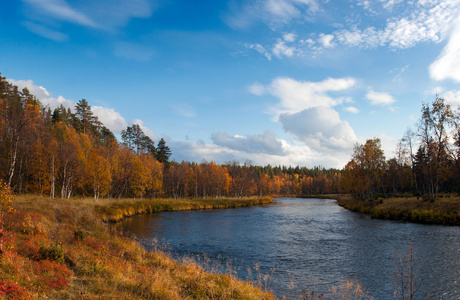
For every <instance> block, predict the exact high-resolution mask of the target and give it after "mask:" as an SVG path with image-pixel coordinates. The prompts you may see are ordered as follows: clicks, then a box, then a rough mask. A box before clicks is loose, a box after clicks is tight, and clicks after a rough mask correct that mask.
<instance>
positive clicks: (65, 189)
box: [0, 76, 340, 199]
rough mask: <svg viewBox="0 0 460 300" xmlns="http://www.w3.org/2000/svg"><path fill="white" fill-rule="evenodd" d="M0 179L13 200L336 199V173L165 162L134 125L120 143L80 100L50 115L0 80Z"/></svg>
mask: <svg viewBox="0 0 460 300" xmlns="http://www.w3.org/2000/svg"><path fill="white" fill-rule="evenodd" d="M0 153H1V156H0V179H2V180H4V181H5V182H6V183H7V185H8V186H9V187H11V188H12V189H13V190H14V191H15V192H16V193H36V194H41V195H49V196H50V197H61V198H70V197H72V196H74V195H83V196H90V195H91V196H94V198H95V199H98V198H99V197H114V198H118V197H137V198H140V197H163V196H165V197H175V198H178V197H196V198H198V197H199V198H201V197H221V196H226V197H228V196H231V197H241V196H252V195H267V194H271V195H273V194H276V195H296V194H318V193H336V192H338V191H339V180H340V171H339V170H335V169H329V170H326V169H324V168H320V167H317V168H313V169H308V168H300V167H295V168H293V167H282V166H276V167H272V166H270V165H268V166H265V167H260V166H254V165H252V164H250V163H249V162H246V163H244V164H240V163H239V162H228V163H225V164H222V165H217V164H216V163H214V162H202V163H189V162H182V163H177V162H170V161H169V158H170V156H171V150H170V148H169V147H168V146H167V145H166V142H165V141H164V140H163V139H161V140H160V141H159V142H158V144H157V145H156V146H155V144H154V142H153V141H152V139H151V138H150V137H148V136H147V135H145V134H144V132H143V131H142V129H141V127H140V126H139V125H137V124H134V125H132V126H128V127H127V128H126V129H125V130H123V131H122V132H121V141H120V142H119V141H117V139H116V138H115V136H114V134H113V133H112V132H111V131H110V130H109V129H108V128H107V127H105V126H104V124H102V123H101V122H100V121H99V120H98V118H97V117H96V116H94V114H93V112H92V110H91V106H90V105H89V104H88V102H87V101H86V100H85V99H82V100H80V101H79V102H78V103H77V104H76V106H75V108H74V110H71V109H69V108H67V109H66V108H64V107H63V106H61V107H59V108H57V109H55V110H53V111H52V110H50V109H49V108H47V107H43V105H42V104H41V102H40V101H39V99H37V98H36V97H34V95H32V94H30V92H29V91H28V90H27V89H26V88H25V89H23V90H22V91H19V89H18V87H17V86H14V85H12V84H10V83H9V82H8V81H6V79H5V78H4V77H2V76H0Z"/></svg>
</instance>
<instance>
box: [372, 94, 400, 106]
mask: <svg viewBox="0 0 460 300" xmlns="http://www.w3.org/2000/svg"><path fill="white" fill-rule="evenodd" d="M366 98H367V99H368V100H369V101H370V103H371V104H372V105H391V104H393V103H395V102H396V100H395V99H394V98H393V97H392V96H391V95H389V94H387V93H378V92H374V91H370V92H369V93H367V94H366Z"/></svg>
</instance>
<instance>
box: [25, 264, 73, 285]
mask: <svg viewBox="0 0 460 300" xmlns="http://www.w3.org/2000/svg"><path fill="white" fill-rule="evenodd" d="M34 270H35V274H36V275H37V277H38V278H39V280H40V281H41V282H42V283H43V289H44V290H53V289H55V290H61V289H64V288H66V287H67V286H68V285H69V279H70V276H71V275H72V273H71V272H70V271H69V269H67V267H66V266H64V265H61V264H59V263H56V262H52V261H49V260H42V261H38V262H35V263H34Z"/></svg>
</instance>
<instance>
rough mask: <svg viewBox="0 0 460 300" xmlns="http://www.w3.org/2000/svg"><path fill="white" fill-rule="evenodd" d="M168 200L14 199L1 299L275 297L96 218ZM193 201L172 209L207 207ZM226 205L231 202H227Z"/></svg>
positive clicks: (164, 205) (163, 206)
mask: <svg viewBox="0 0 460 300" xmlns="http://www.w3.org/2000/svg"><path fill="white" fill-rule="evenodd" d="M251 201H256V199H252V200H251ZM171 202H172V201H171V200H161V201H153V200H152V201H151V200H122V201H120V200H105V201H99V202H97V203H96V202H94V200H92V199H70V200H62V199H48V198H43V197H39V196H32V195H29V196H20V197H17V198H16V200H15V203H14V206H15V208H16V211H17V213H15V214H10V215H8V218H7V219H5V225H7V226H6V228H8V230H5V232H4V241H5V245H4V246H5V247H4V253H3V254H2V255H1V259H0V297H3V298H5V297H6V298H7V299H44V298H49V299H101V298H103V299H275V296H273V295H272V294H271V293H270V292H269V291H266V290H263V289H261V288H260V287H258V286H256V285H255V284H254V283H253V282H251V281H242V280H238V279H237V278H236V276H235V275H234V274H232V273H229V274H227V273H222V272H212V270H211V271H209V270H206V269H205V268H204V267H203V266H201V265H200V264H199V263H198V262H197V261H194V260H187V261H182V262H178V261H176V260H174V259H172V258H171V257H170V256H169V255H168V254H167V253H164V252H161V251H146V250H145V249H144V248H143V247H142V246H141V245H140V244H139V243H138V242H136V241H135V240H133V239H132V238H130V237H127V236H124V235H122V234H121V233H119V232H118V231H117V230H116V229H115V227H114V226H112V225H111V224H110V223H107V222H104V221H103V220H107V221H113V220H115V218H113V217H114V216H117V217H118V216H121V218H123V217H126V216H127V215H131V214H136V213H143V212H151V211H153V208H155V209H160V211H161V210H168V209H170V210H174V207H173V206H174V205H173V204H171ZM198 203H199V205H198V204H196V203H194V202H193V201H190V200H187V201H184V202H183V203H182V202H179V203H178V206H177V207H178V209H195V208H196V209H203V208H210V207H211V206H208V204H209V205H212V201H211V200H203V201H201V202H198ZM238 203H241V205H249V204H247V203H248V202H243V201H241V202H238ZM243 203H245V204H243ZM254 203H255V202H254ZM149 205H150V206H149ZM215 205H217V206H218V207H219V208H223V207H225V203H224V200H218V201H216V204H215ZM232 205H237V204H230V203H229V204H228V205H227V206H228V207H230V206H232ZM238 205H239V204H238ZM133 207H135V209H133ZM149 207H150V208H149ZM157 207H159V208H157ZM120 211H121V213H120ZM2 287H4V289H5V294H3V293H2V291H3V290H2Z"/></svg>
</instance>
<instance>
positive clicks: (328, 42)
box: [318, 34, 334, 48]
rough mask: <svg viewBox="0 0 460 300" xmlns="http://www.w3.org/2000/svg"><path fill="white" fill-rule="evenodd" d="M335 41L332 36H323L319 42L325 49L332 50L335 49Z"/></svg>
mask: <svg viewBox="0 0 460 300" xmlns="http://www.w3.org/2000/svg"><path fill="white" fill-rule="evenodd" d="M333 39H334V36H333V35H332V34H322V35H321V36H320V38H319V39H318V40H319V42H320V43H321V45H322V46H323V47H324V48H332V47H334V44H333V42H332V40H333Z"/></svg>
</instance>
